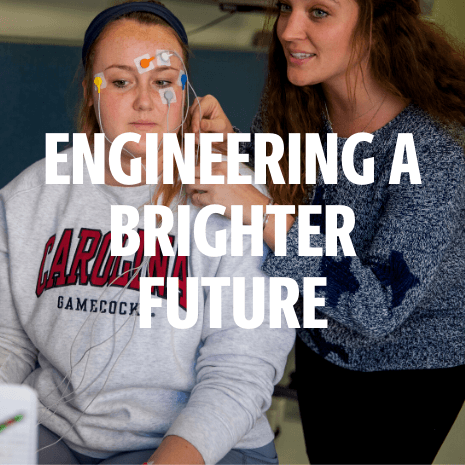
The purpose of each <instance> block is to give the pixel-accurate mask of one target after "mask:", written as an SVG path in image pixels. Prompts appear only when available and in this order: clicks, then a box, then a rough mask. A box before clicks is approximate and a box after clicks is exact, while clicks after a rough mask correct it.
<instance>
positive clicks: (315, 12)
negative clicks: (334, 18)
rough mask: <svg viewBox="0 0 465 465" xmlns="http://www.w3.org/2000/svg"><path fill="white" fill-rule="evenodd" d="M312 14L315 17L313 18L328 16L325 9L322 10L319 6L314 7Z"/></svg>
mask: <svg viewBox="0 0 465 465" xmlns="http://www.w3.org/2000/svg"><path fill="white" fill-rule="evenodd" d="M312 15H313V16H314V17H315V18H318V19H320V18H325V17H326V16H328V13H326V11H324V10H320V9H319V8H317V9H315V10H313V11H312Z"/></svg>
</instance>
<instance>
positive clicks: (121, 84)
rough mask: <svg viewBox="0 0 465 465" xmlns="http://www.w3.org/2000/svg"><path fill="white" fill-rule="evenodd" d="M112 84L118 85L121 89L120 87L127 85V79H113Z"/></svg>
mask: <svg viewBox="0 0 465 465" xmlns="http://www.w3.org/2000/svg"><path fill="white" fill-rule="evenodd" d="M113 84H114V85H115V86H116V87H119V88H120V89H121V88H123V87H126V86H127V85H128V81H125V80H124V79H118V80H117V81H113Z"/></svg>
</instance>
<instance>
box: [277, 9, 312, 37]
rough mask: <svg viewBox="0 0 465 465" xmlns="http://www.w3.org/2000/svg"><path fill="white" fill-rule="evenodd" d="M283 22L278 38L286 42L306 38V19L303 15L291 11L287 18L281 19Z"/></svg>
mask: <svg viewBox="0 0 465 465" xmlns="http://www.w3.org/2000/svg"><path fill="white" fill-rule="evenodd" d="M280 21H283V24H282V29H281V34H280V38H281V40H285V41H286V42H292V41H294V40H304V39H306V38H307V30H306V29H307V26H308V18H307V17H306V15H305V13H303V12H300V11H293V12H292V13H291V14H290V15H289V16H287V17H285V18H284V17H281V18H280Z"/></svg>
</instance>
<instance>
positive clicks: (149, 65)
mask: <svg viewBox="0 0 465 465" xmlns="http://www.w3.org/2000/svg"><path fill="white" fill-rule="evenodd" d="M154 59H155V57H152V56H150V54H148V53H146V54H145V55H142V56H140V57H137V58H135V59H134V63H135V65H136V68H137V71H139V74H143V73H146V72H147V71H150V70H152V69H154V68H155V65H154V64H153V60H154Z"/></svg>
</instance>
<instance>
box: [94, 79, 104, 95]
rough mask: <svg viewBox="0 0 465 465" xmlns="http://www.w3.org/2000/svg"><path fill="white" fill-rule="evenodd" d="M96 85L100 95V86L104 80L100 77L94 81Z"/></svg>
mask: <svg viewBox="0 0 465 465" xmlns="http://www.w3.org/2000/svg"><path fill="white" fill-rule="evenodd" d="M94 84H95V85H96V86H97V91H98V93H99V94H100V86H101V85H102V78H101V77H100V76H97V77H96V78H95V79H94Z"/></svg>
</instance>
